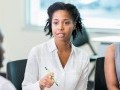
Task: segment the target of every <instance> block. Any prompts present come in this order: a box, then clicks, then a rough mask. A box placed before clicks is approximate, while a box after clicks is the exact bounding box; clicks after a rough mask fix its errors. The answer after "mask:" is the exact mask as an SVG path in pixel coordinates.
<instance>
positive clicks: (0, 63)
mask: <svg viewBox="0 0 120 90" xmlns="http://www.w3.org/2000/svg"><path fill="white" fill-rule="evenodd" d="M2 42H3V35H2V32H1V30H0V68H1V67H2V66H3V65H2V61H3V59H4V56H3V54H4V50H3V48H2Z"/></svg>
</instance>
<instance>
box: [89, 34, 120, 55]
mask: <svg viewBox="0 0 120 90" xmlns="http://www.w3.org/2000/svg"><path fill="white" fill-rule="evenodd" d="M91 41H95V42H100V46H99V48H98V56H99V57H103V56H104V55H105V51H106V48H107V46H108V45H110V44H111V43H115V42H120V36H103V37H94V38H91Z"/></svg>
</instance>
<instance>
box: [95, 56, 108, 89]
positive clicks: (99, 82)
mask: <svg viewBox="0 0 120 90" xmlns="http://www.w3.org/2000/svg"><path fill="white" fill-rule="evenodd" d="M95 90H107V86H106V80H105V74H104V57H100V58H97V61H96V69H95Z"/></svg>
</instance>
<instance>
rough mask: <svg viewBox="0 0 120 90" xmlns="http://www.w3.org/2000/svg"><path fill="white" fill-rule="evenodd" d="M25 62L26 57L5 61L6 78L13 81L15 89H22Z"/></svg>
mask: <svg viewBox="0 0 120 90" xmlns="http://www.w3.org/2000/svg"><path fill="white" fill-rule="evenodd" d="M26 62H27V59H23V60H16V61H12V62H8V63H7V79H8V80H10V81H11V82H12V83H13V85H14V86H15V87H16V89H17V90H22V81H23V79H24V72H25V67H26Z"/></svg>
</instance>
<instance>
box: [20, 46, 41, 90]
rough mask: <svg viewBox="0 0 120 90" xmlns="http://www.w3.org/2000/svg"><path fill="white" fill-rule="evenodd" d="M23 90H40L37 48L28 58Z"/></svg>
mask: <svg viewBox="0 0 120 90" xmlns="http://www.w3.org/2000/svg"><path fill="white" fill-rule="evenodd" d="M22 90H40V87H39V67H38V57H37V48H33V49H32V50H31V52H30V54H29V56H28V60H27V65H26V70H25V75H24V80H23V83H22Z"/></svg>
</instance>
